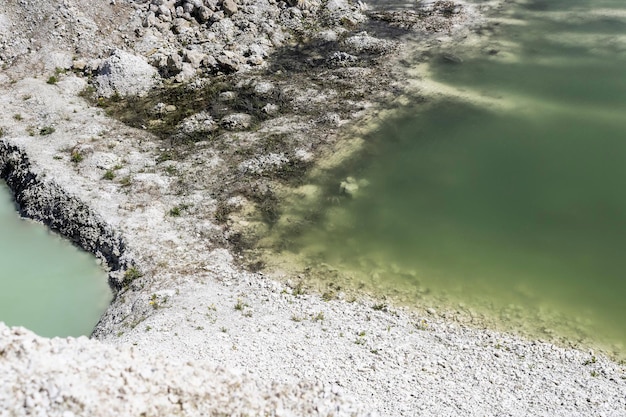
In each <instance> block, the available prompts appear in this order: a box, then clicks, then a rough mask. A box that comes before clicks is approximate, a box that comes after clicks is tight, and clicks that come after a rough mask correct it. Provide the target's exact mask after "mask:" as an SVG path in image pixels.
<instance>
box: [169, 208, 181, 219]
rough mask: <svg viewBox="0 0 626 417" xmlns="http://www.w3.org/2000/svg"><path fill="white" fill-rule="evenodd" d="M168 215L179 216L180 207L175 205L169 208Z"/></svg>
mask: <svg viewBox="0 0 626 417" xmlns="http://www.w3.org/2000/svg"><path fill="white" fill-rule="evenodd" d="M169 215H170V216H172V217H179V216H180V207H179V206H176V207H174V208H172V209H170V211H169Z"/></svg>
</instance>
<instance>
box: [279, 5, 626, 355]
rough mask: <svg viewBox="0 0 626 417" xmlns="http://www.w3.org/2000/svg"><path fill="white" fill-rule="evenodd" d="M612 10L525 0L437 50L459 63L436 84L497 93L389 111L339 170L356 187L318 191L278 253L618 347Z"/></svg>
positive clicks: (624, 132)
mask: <svg viewBox="0 0 626 417" xmlns="http://www.w3.org/2000/svg"><path fill="white" fill-rule="evenodd" d="M623 7H624V6H623V3H622V2H617V1H609V0H606V1H593V2H592V1H589V0H576V1H570V0H568V1H560V0H552V1H540V0H535V1H531V2H526V4H524V5H519V6H516V7H514V8H513V9H509V11H508V12H507V13H508V14H507V16H506V17H507V18H509V19H511V18H512V19H517V23H518V24H511V25H506V24H502V25H501V26H500V27H501V29H499V30H498V33H499V34H498V35H496V36H497V37H498V39H496V41H498V42H495V43H494V44H493V45H494V46H492V47H490V48H486V49H484V50H482V51H480V52H479V53H475V51H463V50H460V51H457V50H453V51H441V52H442V53H443V52H446V53H449V52H453V53H455V54H457V55H458V56H460V57H461V58H462V59H463V63H462V64H452V63H451V62H450V61H449V60H444V59H436V58H435V59H433V60H432V61H431V64H430V70H431V73H432V74H433V77H434V78H435V80H436V81H437V82H440V83H444V84H447V85H450V86H453V87H455V88H458V89H460V90H463V91H466V92H473V93H474V94H479V95H483V96H484V97H488V98H490V99H493V100H492V101H493V102H494V103H496V104H494V105H492V106H489V107H487V108H486V107H482V106H479V105H475V104H472V102H467V101H464V102H461V101H456V100H454V99H448V100H441V101H439V102H437V103H435V104H433V105H431V106H428V107H425V106H416V109H415V110H414V111H412V112H411V113H410V114H409V115H408V116H406V117H403V118H401V119H400V120H393V121H389V122H388V123H387V124H386V125H384V126H383V127H382V128H381V129H380V130H379V131H378V132H377V133H376V134H375V135H374V136H373V137H371V138H369V143H368V145H367V151H366V152H365V156H364V157H363V158H362V159H361V160H359V161H358V162H357V163H356V164H354V165H353V166H351V167H350V168H349V170H348V171H346V172H343V173H342V174H341V175H342V176H345V175H346V174H348V175H351V176H353V177H354V178H355V179H356V180H361V184H362V186H361V187H360V189H359V191H358V193H357V194H356V196H355V198H352V199H349V198H344V197H341V198H336V199H330V201H329V203H330V204H329V208H328V210H327V211H326V212H325V213H326V214H325V216H324V218H323V220H322V221H320V222H318V223H317V224H316V225H315V226H314V227H310V228H308V229H307V230H306V231H305V232H304V233H302V234H298V235H294V236H290V237H289V239H287V241H288V242H290V243H289V245H288V250H287V252H292V253H300V254H304V255H305V256H307V257H308V258H309V265H310V267H312V268H315V267H316V266H319V265H324V267H325V268H329V266H330V268H331V269H334V270H339V271H341V272H342V273H343V274H344V275H347V276H352V277H353V280H357V281H358V280H360V281H367V280H372V281H373V282H374V283H375V285H377V286H380V287H381V288H387V289H389V288H396V289H397V288H401V291H402V292H405V293H406V294H409V293H410V294H413V295H412V297H413V300H409V302H410V303H423V302H428V301H427V300H428V297H432V299H433V300H446V301H447V302H449V305H452V306H458V305H461V306H464V307H467V308H469V309H470V310H472V311H474V312H479V313H480V314H485V315H486V317H490V318H491V319H494V320H496V321H497V322H498V323H500V324H502V323H505V324H506V323H509V325H510V326H522V327H525V328H527V330H528V331H530V332H531V333H532V334H534V335H542V334H543V335H554V334H555V333H556V336H557V337H559V336H561V337H565V338H566V339H568V340H571V341H574V342H584V343H585V344H587V345H589V344H591V345H594V344H597V345H598V346H602V347H604V348H607V349H609V350H612V351H614V352H618V354H620V355H623V354H624V350H625V349H626V325H624V323H623V318H624V317H626V302H625V301H624V294H625V293H626V277H625V274H626V272H625V271H626V256H625V254H626V191H625V190H626V163H625V162H624V161H626V77H625V74H626V72H625V71H624V68H626V38H625V37H624V35H623V34H624V33H626V9H623ZM620 8H621V9H620ZM599 9H601V10H599ZM498 102H501V103H502V106H498V104H497V103H498ZM344 178H345V177H344ZM341 179H342V178H339V179H334V182H333V181H330V182H329V183H327V184H325V186H326V187H328V186H330V187H335V188H336V189H338V188H339V187H338V186H337V183H338V182H339V181H340V180H341ZM363 180H365V181H363ZM366 183H368V184H369V185H367V186H364V185H365V184H366ZM329 184H330V185H329ZM283 244H284V242H283ZM361 285H363V283H361ZM425 300H426V301H425ZM521 322H524V323H523V324H522V323H521Z"/></svg>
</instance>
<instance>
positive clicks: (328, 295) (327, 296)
mask: <svg viewBox="0 0 626 417" xmlns="http://www.w3.org/2000/svg"><path fill="white" fill-rule="evenodd" d="M335 298H337V294H335V292H334V291H332V290H331V291H326V292H325V293H324V294H322V300H324V301H331V300H334V299H335Z"/></svg>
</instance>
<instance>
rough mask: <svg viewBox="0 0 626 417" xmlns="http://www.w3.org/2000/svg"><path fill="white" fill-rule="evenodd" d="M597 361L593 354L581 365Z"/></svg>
mask: <svg viewBox="0 0 626 417" xmlns="http://www.w3.org/2000/svg"><path fill="white" fill-rule="evenodd" d="M597 361H598V359H596V357H595V356H592V357H591V359H587V360H586V361H585V362H583V365H591V364H594V363H596V362H597Z"/></svg>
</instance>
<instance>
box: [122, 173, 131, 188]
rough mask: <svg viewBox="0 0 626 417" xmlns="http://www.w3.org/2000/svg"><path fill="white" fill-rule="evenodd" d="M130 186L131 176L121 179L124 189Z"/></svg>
mask: <svg viewBox="0 0 626 417" xmlns="http://www.w3.org/2000/svg"><path fill="white" fill-rule="evenodd" d="M130 184H131V179H130V175H127V176H125V177H123V178H122V179H120V185H121V186H122V187H130Z"/></svg>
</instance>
